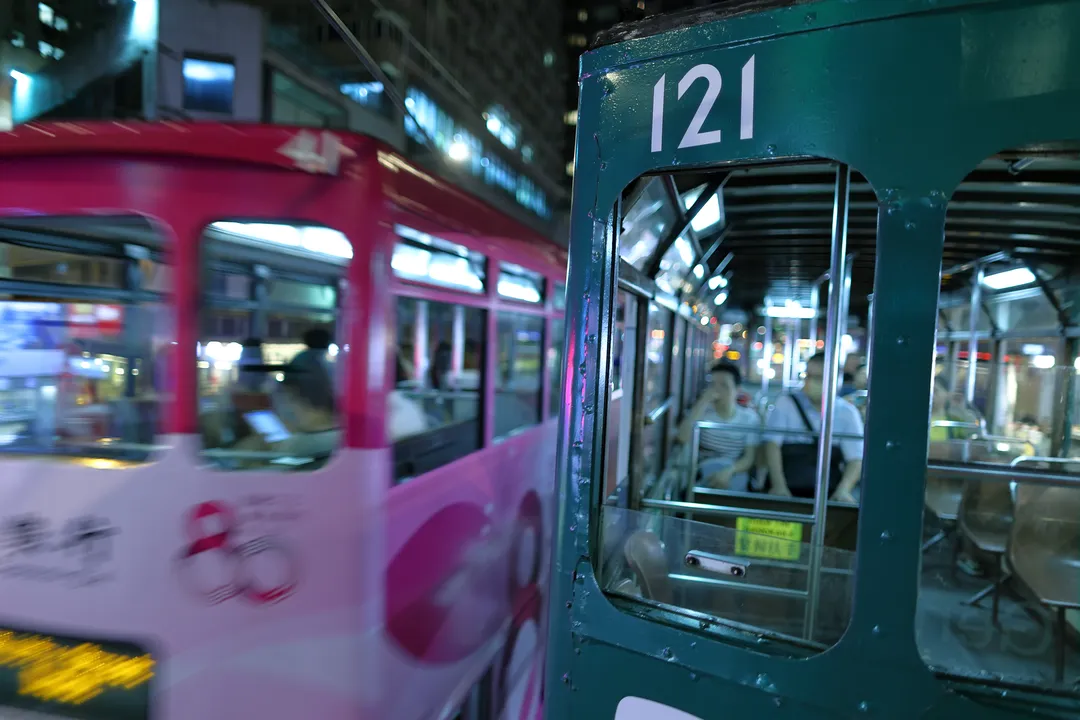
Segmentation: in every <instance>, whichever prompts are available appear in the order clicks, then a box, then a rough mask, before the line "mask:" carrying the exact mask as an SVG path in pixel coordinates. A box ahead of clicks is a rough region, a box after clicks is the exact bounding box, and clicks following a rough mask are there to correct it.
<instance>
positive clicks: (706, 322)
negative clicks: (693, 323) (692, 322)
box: [701, 317, 709, 325]
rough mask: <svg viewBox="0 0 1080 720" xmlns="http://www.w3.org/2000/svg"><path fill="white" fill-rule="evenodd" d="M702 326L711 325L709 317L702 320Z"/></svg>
mask: <svg viewBox="0 0 1080 720" xmlns="http://www.w3.org/2000/svg"><path fill="white" fill-rule="evenodd" d="M701 324H702V325H708V324H709V318H707V317H703V318H701Z"/></svg>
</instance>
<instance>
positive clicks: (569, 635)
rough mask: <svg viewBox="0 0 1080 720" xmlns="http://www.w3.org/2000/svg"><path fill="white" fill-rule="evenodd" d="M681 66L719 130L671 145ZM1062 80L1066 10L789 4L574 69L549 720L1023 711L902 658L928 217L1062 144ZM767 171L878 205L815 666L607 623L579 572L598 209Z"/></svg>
mask: <svg viewBox="0 0 1080 720" xmlns="http://www.w3.org/2000/svg"><path fill="white" fill-rule="evenodd" d="M769 4H770V5H776V3H769ZM719 12H721V13H722V12H723V11H719ZM751 56H753V57H754V63H755V84H756V89H755V108H754V120H753V124H754V131H753V137H752V138H749V139H741V138H740V101H739V98H740V92H741V80H740V78H741V70H742V68H743V67H744V65H745V63H746V62H747V60H748V59H749V58H750V57H751ZM703 63H707V64H710V65H712V66H714V67H715V68H717V69H718V70H719V72H720V74H721V76H722V79H723V87H722V90H721V93H720V96H719V98H718V99H717V101H716V103H715V106H714V107H713V108H712V111H711V113H710V114H709V116H708V118H707V119H706V121H705V124H704V127H703V129H704V130H705V131H711V130H716V129H719V130H720V131H721V133H722V137H721V142H719V143H717V144H710V145H702V146H698V147H689V148H685V149H678V144H679V141H680V138H681V137H682V134H683V132H684V131H685V129H686V128H687V127H688V126H689V125H690V123H691V119H692V116H693V115H694V113H695V111H696V110H697V108H698V104H699V102H700V101H701V99H702V97H703V95H704V92H705V86H706V83H705V82H704V81H702V80H699V81H697V82H696V83H694V84H693V85H692V86H691V87H689V88H688V89H687V90H686V92H685V94H684V95H683V97H682V98H681V99H679V98H678V97H677V87H678V83H679V79H680V78H682V77H683V76H684V75H685V74H686V73H687V72H688V71H689V70H690V69H691V68H693V67H694V66H696V65H699V64H703ZM1077 68H1080V2H1076V1H1072V0H1057V1H1055V2H1037V1H1034V0H1001V1H1000V2H990V1H975V0H971V1H966V2H965V1H962V0H951V1H950V0H937V1H935V0H872V1H869V2H865V1H864V2H857V3H856V2H848V1H844V0H828V1H825V2H817V3H799V4H795V5H791V6H785V7H782V8H778V9H772V10H769V11H767V12H762V13H760V14H747V15H739V16H736V17H732V18H729V19H721V20H716V21H712V22H708V23H706V24H700V25H694V26H690V27H686V28H682V29H676V30H673V31H669V32H665V33H662V34H659V35H655V36H651V37H643V38H639V39H630V40H627V41H626V42H623V43H620V44H616V45H610V46H606V47H603V48H600V49H598V50H596V51H594V52H591V53H589V54H588V55H586V56H585V57H584V58H583V60H582V81H581V106H580V111H579V115H578V146H577V163H578V165H577V168H576V172H575V186H574V200H573V203H574V204H573V217H572V229H571V261H570V276H569V288H568V297H569V307H568V315H567V319H568V346H567V362H568V367H570V368H571V369H572V371H573V372H571V373H570V374H569V376H568V377H569V381H570V382H572V384H573V388H572V390H573V397H574V404H573V408H572V411H571V412H570V414H569V415H568V416H567V417H566V418H565V420H566V422H565V424H564V431H563V437H562V441H561V448H560V455H559V483H560V498H559V506H558V514H559V517H558V521H557V527H558V528H560V533H559V537H558V540H557V547H556V549H555V554H554V560H553V563H554V566H553V572H552V591H551V604H550V623H549V632H550V635H549V651H548V652H549V660H548V678H547V690H546V713H547V716H548V717H550V718H554V719H556V720H567V719H571V718H612V717H614V714H615V708H616V705H617V704H618V702H619V700H620V699H621V698H623V697H625V696H628V695H638V696H641V697H646V698H650V699H654V700H657V701H660V702H664V703H666V704H669V705H673V706H675V707H678V708H680V709H683V710H685V711H687V712H690V713H694V714H697V715H699V716H701V717H705V718H711V717H722V716H727V715H728V714H731V715H736V714H737V715H738V716H745V715H750V716H755V715H756V716H769V717H781V718H782V717H791V718H817V717H821V718H826V717H828V718H834V717H847V716H852V717H895V718H912V717H930V718H937V717H942V718H944V717H956V716H958V715H957V714H959V716H960V717H979V718H980V719H982V718H986V719H987V720H990V719H991V718H996V717H1002V718H1004V717H1013V716H1015V715H1014V713H1016V712H1019V711H1021V710H1023V709H1025V708H1030V707H1031V698H1030V697H1026V696H1022V698H1023V699H1022V700H1020V701H1019V702H1020V704H1019V705H1017V704H1016V703H1017V700H1016V693H1015V692H1010V693H1001V692H993V693H980V694H979V695H980V702H978V703H977V702H975V701H973V700H972V699H969V695H972V694H974V692H973V693H964V694H958V693H957V692H955V690H956V688H955V687H953V686H951V685H950V683H948V682H947V681H944V680H941V679H939V678H937V677H936V676H935V675H934V674H932V673H931V672H930V670H929V669H927V668H926V666H925V665H924V663H923V661H922V660H921V658H920V656H919V653H918V650H917V648H916V645H915V637H914V616H915V605H916V594H917V577H918V573H919V562H920V553H919V548H920V539H921V538H920V532H921V518H922V509H923V477H924V474H925V464H926V447H927V425H928V423H927V419H928V415H929V388H930V383H931V369H932V367H931V366H932V359H933V354H934V328H935V318H936V314H937V298H938V288H939V272H940V259H941V252H942V233H943V228H944V219H945V210H946V203H947V201H948V198H949V196H950V194H951V193H952V192H953V190H954V188H955V187H956V185H957V184H958V183H959V182H960V180H961V179H962V178H963V177H964V176H965V175H966V174H967V173H968V172H969V171H970V170H971V169H972V168H974V167H975V166H976V165H977V164H978V163H979V162H980V161H982V160H983V159H984V158H986V157H988V156H990V155H992V154H994V153H996V152H998V151H1001V150H1003V149H1005V148H1015V147H1021V146H1025V145H1029V144H1034V143H1040V142H1045V141H1055V140H1076V139H1077V138H1078V136H1080V87H1078V86H1080V72H1077V70H1076V69H1077ZM662 75H664V76H666V93H665V95H664V99H665V107H666V113H665V114H664V119H663V125H664V127H663V144H662V149H661V151H659V152H652V151H651V143H652V107H653V88H654V86H655V85H656V83H657V81H658V80H659V78H660V77H661V76H662ZM786 156H820V157H826V158H830V159H833V160H838V161H841V162H844V163H848V164H850V165H851V166H852V167H853V168H855V169H857V170H859V171H860V172H861V173H863V174H864V175H865V176H866V178H867V180H868V181H869V182H870V184H871V185H872V186H873V188H874V190H875V192H876V194H877V197H878V201H879V204H880V214H879V220H878V244H877V253H878V254H877V274H876V280H875V288H874V292H875V328H874V330H875V334H874V348H873V350H872V356H873V364H874V366H873V368H872V376H873V377H875V378H879V379H880V378H887V379H888V381H887V382H886V383H884V384H878V385H877V386H875V387H874V388H873V390H874V395H873V398H874V402H873V405H872V411H871V413H870V415H869V417H868V422H867V431H866V451H865V453H866V454H865V460H864V472H865V478H866V480H865V482H864V494H863V501H862V523H861V525H860V528H859V556H858V572H857V576H856V587H855V611H854V615H853V618H852V620H851V625H850V627H849V630H848V632H847V634H846V635H845V636H844V637H843V638H842V639H841V641H840V642H839V643H838V644H837V645H836V646H835V647H834V648H832V649H830V650H829V651H827V652H825V653H822V654H820V655H817V656H814V657H811V658H808V659H799V660H794V659H787V658H782V657H775V656H770V655H766V654H764V653H757V652H749V651H747V650H745V649H743V648H741V647H736V646H735V645H732V644H726V643H723V642H720V641H717V640H715V639H713V638H711V637H709V636H707V635H705V634H700V633H696V632H693V631H691V630H688V629H676V628H674V627H671V626H667V625H662V624H659V623H654V622H650V621H646V620H643V619H641V618H639V617H637V616H634V615H631V614H630V613H628V612H625V611H623V610H620V609H618V608H616V607H615V606H614V605H613V604H612V603H611V602H610V601H609V600H608V599H607V598H606V597H605V596H604V595H603V593H602V592H601V591H600V589H599V586H598V584H597V581H596V578H595V576H594V573H593V568H592V565H591V562H590V548H591V547H594V546H595V543H596V536H597V533H598V530H597V513H598V508H599V506H600V502H601V499H600V496H599V495H600V488H601V482H600V476H599V472H600V462H601V453H600V449H601V445H600V443H601V436H602V433H601V432H600V429H601V428H602V422H603V412H604V406H603V402H604V397H605V395H604V394H603V393H602V392H600V388H605V387H607V382H608V377H607V376H608V367H607V352H608V347H607V335H608V321H607V318H609V317H610V316H611V305H612V302H613V300H614V298H613V291H612V272H613V270H612V268H613V265H614V260H613V256H614V255H615V250H614V249H613V247H612V246H611V245H612V234H611V223H610V213H611V209H612V207H613V205H614V203H615V201H616V198H617V197H618V195H619V193H620V192H621V191H622V189H623V188H624V187H625V186H626V185H627V184H628V183H630V182H631V181H633V180H634V179H635V178H637V177H638V176H639V175H641V174H642V173H646V172H650V171H656V170H660V169H666V170H670V169H673V168H678V167H691V166H700V165H706V164H710V165H711V164H718V163H732V162H739V163H743V162H752V161H754V160H760V159H764V158H778V157H786ZM977 690H978V688H977V687H975V688H974V689H973V691H977ZM1007 702H1008V703H1010V704H1009V705H1006V704H1005V703H1007ZM995 703H996V705H995ZM1063 706H1064V707H1065V708H1070V707H1071V709H1072V710H1071V711H1072V712H1073V713H1075V712H1077V711H1078V708H1077V707H1076V706H1075V704H1072V705H1070V701H1064V702H1063ZM1055 716H1056V715H1055Z"/></svg>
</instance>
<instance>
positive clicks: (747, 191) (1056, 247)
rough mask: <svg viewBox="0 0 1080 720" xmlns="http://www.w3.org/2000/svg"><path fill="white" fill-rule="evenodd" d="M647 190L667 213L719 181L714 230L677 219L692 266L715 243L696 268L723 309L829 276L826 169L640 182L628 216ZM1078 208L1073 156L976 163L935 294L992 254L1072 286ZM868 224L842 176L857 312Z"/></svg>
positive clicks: (960, 199)
mask: <svg viewBox="0 0 1080 720" xmlns="http://www.w3.org/2000/svg"><path fill="white" fill-rule="evenodd" d="M657 180H659V182H660V183H662V184H663V185H664V186H665V189H666V190H667V192H666V197H665V202H666V203H667V204H668V206H669V207H670V206H671V205H674V204H675V201H674V197H675V193H677V194H678V195H679V196H680V198H681V202H682V204H683V205H684V207H687V206H689V205H690V204H691V202H690V199H691V198H693V196H694V194H697V193H699V192H700V189H701V188H703V187H704V188H706V189H711V188H712V187H713V186H714V185H715V184H716V183H718V182H722V183H723V184H722V186H721V187H720V188H719V190H718V195H719V197H720V200H721V202H720V206H721V213H720V216H721V219H720V221H719V222H717V223H716V224H714V225H712V226H711V227H709V228H708V229H707V230H706V231H705V232H693V233H691V230H690V229H689V223H690V218H687V219H686V226H687V230H686V233H687V234H692V235H693V236H694V237H693V243H694V245H695V251H696V252H695V255H696V258H695V262H696V261H697V258H699V257H700V255H699V254H697V252H700V251H704V250H705V249H707V248H709V247H710V246H712V245H714V244H715V243H716V242H717V241H720V242H719V247H718V248H717V250H716V251H715V252H713V253H712V255H711V256H710V257H709V258H708V259H707V261H706V263H705V265H706V267H705V277H711V276H712V275H713V274H715V273H716V272H717V271H718V270H720V271H722V273H723V274H724V275H725V276H727V275H730V276H731V280H730V284H729V285H728V287H727V288H726V290H727V292H728V302H727V307H728V308H738V309H745V310H752V309H754V308H757V307H760V306H761V305H762V303H763V302H764V300H765V298H766V296H768V297H769V298H770V299H771V300H772V301H773V302H777V301H780V302H783V300H786V299H792V300H796V301H799V302H802V303H803V304H804V305H805V304H806V303H807V302H808V301H809V296H810V289H811V287H812V285H813V284H814V282H815V280H817V279H819V278H821V276H822V275H824V274H825V273H826V272H827V271H828V269H829V255H830V247H831V239H832V222H833V200H834V197H833V196H834V190H835V183H836V166H835V165H834V164H832V163H830V162H828V161H822V160H814V161H802V162H796V163H791V162H786V163H783V164H780V163H773V164H765V165H757V166H753V167H742V168H737V169H735V170H731V171H729V170H726V169H715V170H711V171H688V172H681V173H677V174H674V175H671V176H667V175H661V176H646V177H643V178H641V179H639V180H638V181H637V182H636V183H635V184H633V185H632V186H631V187H630V188H628V190H627V193H626V195H625V197H626V204H625V207H627V208H628V210H627V213H628V214H629V213H632V212H633V210H634V207H633V206H634V203H636V202H638V201H639V198H643V197H644V196H645V195H646V194H647V191H646V190H645V187H646V185H647V184H649V183H650V182H653V183H655V182H656V181H657ZM672 182H673V183H674V185H673V186H672V185H671V184H670V183H672ZM710 183H712V185H711V184H710ZM656 194H657V193H656V192H655V191H654V194H653V196H652V199H655V195H656ZM1078 199H1080V153H1078V152H1077V149H1076V148H1067V147H1064V146H1040V147H1031V148H1024V149H1022V150H1016V151H1010V152H1006V153H1002V154H999V155H997V156H995V157H992V158H990V159H988V160H985V161H984V162H982V163H980V164H979V165H978V166H977V167H976V168H975V169H974V170H973V171H972V172H971V173H970V174H969V175H968V176H967V177H966V178H965V179H964V181H963V182H962V183H961V184H960V185H959V186H958V187H957V189H956V191H955V192H954V193H953V195H952V197H951V199H950V203H949V207H948V213H947V216H946V225H945V246H944V252H943V257H942V267H943V269H945V270H948V269H950V268H952V269H954V271H953V272H952V273H949V274H947V275H945V276H944V280H943V285H942V289H943V291H945V292H948V291H950V290H954V289H960V288H964V287H967V285H968V283H969V281H970V280H969V278H970V270H971V268H970V267H965V266H968V265H970V264H972V263H973V262H974V261H976V260H979V259H981V258H987V257H990V256H994V255H995V254H996V253H1003V254H1002V255H997V261H998V262H1002V263H1012V264H1016V265H1029V266H1030V267H1031V268H1033V269H1037V270H1038V272H1039V277H1040V279H1043V280H1045V281H1047V282H1048V283H1055V282H1063V281H1068V280H1072V279H1074V278H1075V277H1076V276H1077V275H1078V274H1080V273H1078V271H1080V203H1078V202H1077V201H1078ZM642 202H644V200H642ZM877 216H878V200H877V197H876V195H875V193H874V191H873V189H872V188H871V187H870V184H869V183H868V182H867V180H866V178H864V177H863V176H862V175H861V174H859V173H858V172H857V171H855V170H854V169H853V170H852V176H851V184H850V205H849V214H848V252H849V254H854V255H855V258H854V261H853V270H852V294H851V307H852V310H853V312H856V313H860V314H861V313H862V312H864V311H865V307H866V305H867V298H868V296H869V295H870V294H871V293H872V292H873V281H874V263H875V251H876V237H877V221H878V218H877ZM623 250H624V252H625V251H626V248H625V247H624V249H623ZM663 251H664V247H663V241H661V243H660V244H659V246H658V248H657V249H656V250H655V252H654V254H653V256H652V258H651V260H652V262H651V263H650V262H648V261H646V262H644V263H642V264H641V267H642V268H644V267H649V266H650V264H651V265H652V267H654V268H655V267H656V257H657V256H658V255H659V254H661V253H662V252H663ZM721 263H723V266H722V267H721Z"/></svg>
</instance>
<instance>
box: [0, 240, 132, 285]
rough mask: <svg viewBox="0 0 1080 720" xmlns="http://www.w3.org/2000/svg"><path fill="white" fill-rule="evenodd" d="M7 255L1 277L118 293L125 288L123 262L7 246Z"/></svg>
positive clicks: (102, 257)
mask: <svg viewBox="0 0 1080 720" xmlns="http://www.w3.org/2000/svg"><path fill="white" fill-rule="evenodd" d="M6 253H7V258H8V259H7V262H5V263H4V265H3V267H0V277H4V278H8V279H10V280H28V281H32V282H42V283H53V284H57V285H84V286H90V287H98V288H115V289H119V288H122V287H123V285H124V267H125V263H124V260H123V259H121V258H116V257H107V256H95V255H80V254H78V253H76V252H67V251H64V250H60V249H41V248H39V247H33V246H20V245H10V246H8V249H7V251H6Z"/></svg>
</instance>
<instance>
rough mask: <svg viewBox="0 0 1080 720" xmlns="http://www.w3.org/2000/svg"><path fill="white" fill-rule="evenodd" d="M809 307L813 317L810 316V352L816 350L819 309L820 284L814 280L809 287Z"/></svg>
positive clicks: (812, 352)
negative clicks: (812, 310) (811, 309)
mask: <svg viewBox="0 0 1080 720" xmlns="http://www.w3.org/2000/svg"><path fill="white" fill-rule="evenodd" d="M810 307H811V308H813V309H814V317H812V318H810V354H811V355H813V354H814V353H816V352H817V329H818V311H819V310H820V309H821V286H820V285H818V284H817V283H816V282H815V283H814V285H813V287H811V288H810Z"/></svg>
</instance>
